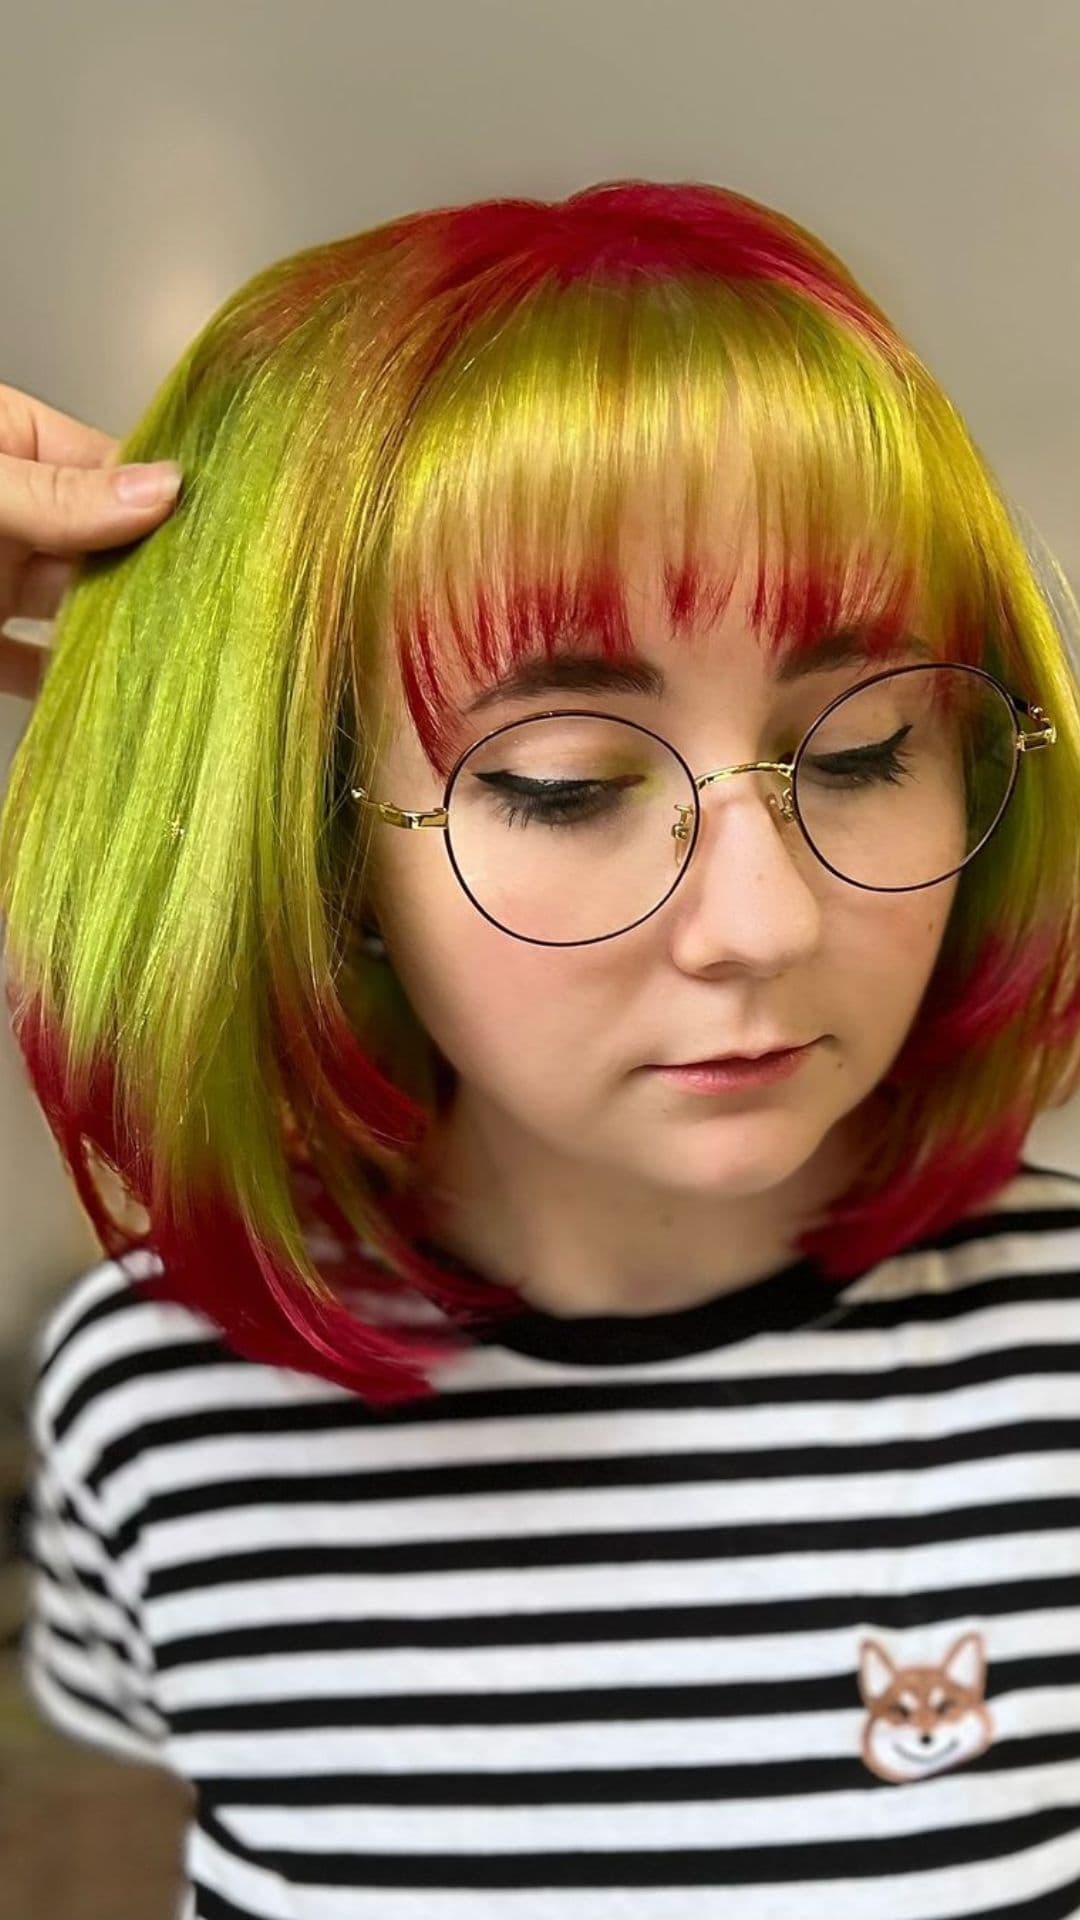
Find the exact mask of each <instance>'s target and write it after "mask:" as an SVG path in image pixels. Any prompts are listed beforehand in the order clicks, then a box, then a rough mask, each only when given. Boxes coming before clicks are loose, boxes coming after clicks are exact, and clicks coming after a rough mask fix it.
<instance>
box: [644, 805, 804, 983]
mask: <svg viewBox="0 0 1080 1920" xmlns="http://www.w3.org/2000/svg"><path fill="white" fill-rule="evenodd" d="M787 785H788V782H786V781H785V779H784V776H783V775H782V774H780V773H776V772H774V771H763V770H759V769H758V768H756V767H742V768H740V769H739V770H738V771H737V772H734V773H733V774H732V775H731V777H730V778H728V777H726V776H725V777H724V778H723V779H720V780H715V781H713V780H710V779H708V778H706V779H705V780H704V781H703V782H702V783H701V784H700V786H699V791H700V810H701V818H700V824H699V827H698V836H697V840H696V843H695V844H694V848H693V852H692V854H690V855H689V856H687V855H684V856H683V858H684V860H685V859H686V858H689V865H688V866H687V867H686V870H685V871H684V873H683V877H682V879H681V881H680V882H679V885H678V886H677V887H676V889H675V892H674V894H673V896H672V901H671V905H672V908H673V910H674V912H673V918H674V921H675V928H676V935H675V937H676V941H677V944H678V947H679V956H680V959H681V960H682V962H683V964H684V965H687V966H703V965H709V964H715V963H716V962H718V961H721V960H725V959H726V960H731V961H733V962H737V963H739V964H741V965H743V966H746V967H750V968H753V969H754V970H755V971H758V972H762V973H768V974H773V973H776V974H780V973H784V972H786V971H787V970H788V969H789V968H791V967H793V966H796V965H798V963H799V962H800V961H801V960H804V959H805V958H806V957H807V956H808V955H809V954H810V953H812V952H813V950H814V948H815V946H816V945H817V942H818V940H819V939H820V935H821V904H820V901H819V898H818V894H817V893H816V892H815V889H814V887H813V886H812V885H811V881H812V880H814V879H815V878H816V874H815V872H814V869H815V868H816V867H817V866H818V865H819V863H818V862H816V861H815V859H814V855H813V854H812V853H811V851H810V848H809V847H808V846H807V844H806V841H805V840H804V838H803V835H802V833H801V831H800V829H799V826H798V823H797V821H796V820H794V819H793V818H792V819H790V820H789V819H786V818H785V817H784V815H783V812H782V796H783V793H784V791H785V788H786V786H787ZM676 844H677V843H676ZM821 871H822V873H823V872H824V869H821Z"/></svg>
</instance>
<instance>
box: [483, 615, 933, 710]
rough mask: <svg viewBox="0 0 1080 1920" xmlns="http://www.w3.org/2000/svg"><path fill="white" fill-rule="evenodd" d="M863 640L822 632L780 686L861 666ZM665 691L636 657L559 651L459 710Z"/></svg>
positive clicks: (796, 656) (901, 640)
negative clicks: (554, 697)
mask: <svg viewBox="0 0 1080 1920" xmlns="http://www.w3.org/2000/svg"><path fill="white" fill-rule="evenodd" d="M932 651H933V650H932V648H931V647H930V646H929V645H928V644H927V642H926V641H925V640H920V639H918V638H917V636H916V635H915V634H910V633H904V634H901V635H899V637H898V639H897V640H896V642H895V643H894V644H893V646H891V647H889V648H887V649H884V650H882V652H881V654H880V658H881V664H882V665H883V666H884V665H885V664H887V661H888V659H889V658H890V657H894V656H895V655H896V654H897V653H900V654H907V653H915V654H918V655H920V656H921V657H923V658H930V657H931V656H932ZM871 657H872V656H871V654H870V652H869V650H868V648H867V646H866V643H865V639H864V638H863V637H861V636H860V634H859V633H858V632H851V631H848V632H844V633H828V634H825V635H823V636H822V638H821V639H820V640H815V641H813V642H812V643H811V644H810V646H808V647H803V648H801V649H800V650H799V651H798V652H796V653H793V654H788V655H787V656H786V658H785V659H784V660H782V661H781V664H780V666H779V667H778V668H777V671H776V679H777V681H778V683H779V684H780V685H781V686H786V685H790V684H791V682H793V681H795V680H804V679H808V678H809V677H810V676H811V675H812V674H815V673H835V672H836V671H837V669H838V668H840V667H850V666H854V665H859V666H861V665H863V664H865V663H867V662H868V661H870V660H871ZM666 691H667V679H666V677H665V675H664V673H663V671H662V670H661V668H660V667H657V666H654V665H653V663H652V662H651V661H649V660H645V659H642V658H641V657H640V656H636V655H635V656H631V657H629V658H625V657H624V658H622V659H618V660H612V659H609V658H608V657H607V656H606V655H605V654H598V653H586V652H577V653H564V654H557V655H556V656H554V658H551V659H549V658H547V657H546V656H544V657H541V658H538V659H533V660H526V661H524V662H522V663H520V664H519V665H517V666H515V667H513V668H511V669H510V671H509V672H508V673H506V674H504V675H503V676H502V678H501V679H499V680H496V681H494V682H493V683H492V685H491V686H489V687H485V689H484V691H483V692H482V693H480V694H478V695H477V697H476V699H475V700H472V701H470V702H469V704H468V706H467V707H466V708H465V712H466V713H481V712H483V710H484V709H485V708H486V707H492V706H494V705H495V704H496V703H497V702H498V701H500V700H515V699H527V698H528V697H529V696H530V695H531V694H537V693H555V692H562V693H640V694H646V695H648V696H651V697H652V698H654V699H658V698H659V697H660V696H661V695H662V694H663V693H665V692H666Z"/></svg>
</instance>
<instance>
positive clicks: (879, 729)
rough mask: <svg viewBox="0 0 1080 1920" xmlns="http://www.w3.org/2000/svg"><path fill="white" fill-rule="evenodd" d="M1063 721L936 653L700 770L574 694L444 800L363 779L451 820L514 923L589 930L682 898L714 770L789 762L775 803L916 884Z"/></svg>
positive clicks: (470, 876) (878, 885)
mask: <svg viewBox="0 0 1080 1920" xmlns="http://www.w3.org/2000/svg"><path fill="white" fill-rule="evenodd" d="M1022 719H1027V720H1029V721H1031V722H1032V723H1033V726H1032V730H1031V731H1028V732H1025V731H1023V730H1022V727H1021V724H1020V723H1021V720H1022ZM1056 737H1057V733H1056V729H1055V727H1054V726H1053V725H1052V724H1051V722H1050V721H1049V720H1048V719H1047V716H1046V714H1045V713H1044V712H1043V709H1042V708H1041V707H1038V706H1033V705H1030V704H1029V703H1028V702H1027V701H1025V700H1021V699H1020V698H1019V697H1018V696H1017V695H1016V694H1013V693H1010V692H1009V691H1008V690H1007V689H1006V688H1005V687H1003V686H1002V685H1001V683H1000V682H999V681H998V680H996V679H995V678H994V677H993V676H992V675H991V674H989V673H987V672H985V671H984V669H983V668H981V667H968V666H960V665H956V664H954V663H952V662H948V661H934V662H929V663H926V664H920V665H916V666H910V667H896V668H891V669H889V670H888V671H886V672H883V673H878V674H875V675H873V676H872V677H871V678H869V679H866V680H861V681H860V682H859V683H858V684H857V685H856V686H854V687H851V688H849V689H848V690H847V691H846V692H844V693H841V694H839V695H838V696H837V697H836V699H834V700H832V701H830V702H829V705H828V706H827V707H826V708H825V709H824V711H823V712H822V713H820V714H819V715H818V717H817V719H816V720H814V721H813V723H812V725H811V726H810V727H809V728H808V729H807V731H806V733H805V734H804V735H803V737H802V739H801V740H800V742H799V744H798V746H797V747H796V749H795V751H794V753H793V755H792V757H791V759H790V760H748V761H745V762H743V763H742V764H741V765H739V766H733V767H717V768H714V769H713V770H712V771H711V772H709V773H702V774H694V773H692V772H691V770H690V768H689V767H688V766H687V764H686V761H685V760H684V759H683V757H682V755H681V754H680V753H679V752H678V751H677V750H676V749H675V748H674V747H673V746H672V745H671V744H670V742H669V741H667V740H664V739H663V738H662V737H661V736H660V735H659V734H657V733H654V732H652V731H651V730H650V729H649V728H648V727H644V726H641V725H640V724H639V723H638V722H637V721H635V720H623V719H619V718H617V717H616V716H615V715H612V714H605V713H595V712H592V711H590V710H585V709H577V708H574V709H569V710H561V711H559V712H545V713H536V714H530V715H529V716H528V717H527V718H526V719H524V720H512V721H509V722H507V724H506V725H504V726H501V727H496V728H495V729H494V730H493V731H492V732H491V733H488V734H485V735H484V737H483V739H482V740H478V741H477V742H476V743H475V744H474V745H473V746H471V747H469V748H468V749H467V750H466V751H465V752H464V753H463V754H462V755H461V756H460V758H459V759H458V761H457V762H456V764H455V766H454V768H453V770H452V771H451V773H450V775H449V777H448V779H447V782H446V788H445V792H444V795H443V804H442V806H441V807H432V808H428V809H426V810H422V811H419V812H416V811H411V810H410V809H408V808H404V807H398V806H394V805H392V804H391V803H390V802H389V801H385V800H375V799H373V798H372V796H371V795H370V794H369V793H368V791H367V789H366V788H364V787H352V788H350V793H351V795H352V798H353V799H354V800H357V801H359V802H360V803H361V804H362V805H364V806H366V807H370V808H373V809H374V810H375V812H376V813H377V814H378V816H379V818H380V819H382V820H384V821H386V822H387V823H388V824H389V825H391V826H395V827H410V828H411V827H434V828H435V829H437V830H438V831H439V832H441V833H444V834H445V835H446V842H445V844H446V850H447V854H448V855H449V858H450V863H451V865H452V867H453V869H454V872H455V874H456V875H457V877H458V880H459V881H460V883H461V885H462V887H463V888H464V890H465V892H466V894H467V895H468V897H469V899H470V900H471V901H472V903H473V905H474V906H475V907H476V908H477V910H478V911H479V912H480V913H482V914H483V916H484V918H485V919H486V920H489V921H490V922H491V923H492V925H493V926H496V927H498V928H499V929H500V930H501V931H502V932H503V933H508V934H510V935H511V936H512V937H513V938H514V939H517V940H527V941H529V942H531V943H533V944H535V945H537V946H553V947H568V946H569V947H576V946H589V945H592V944H593V943H594V942H596V941H599V940H611V939H614V938H615V937H616V936H617V935H618V934H620V933H628V932H629V931H630V930H631V928H633V927H636V926H640V925H641V923H642V921H643V920H648V919H650V918H651V916H652V915H653V914H654V913H656V912H658V910H659V909H660V907H662V906H663V905H664V903H665V901H667V900H668V899H670V897H671V895H672V893H673V892H674V891H675V888H676V887H677V886H678V885H679V882H680V881H681V880H682V879H683V878H684V877H685V874H686V871H687V868H688V867H689V864H690V860H691V858H692V856H693V852H694V849H695V847H696V845H697V842H698V836H699V833H700V830H701V799H700V796H701V793H702V792H703V790H704V789H705V788H706V787H707V786H711V785H712V783H713V782H714V781H717V780H728V779H731V778H732V777H733V776H734V775H735V774H739V773H766V774H771V775H775V776H779V780H780V782H781V791H780V793H779V796H778V795H777V794H776V793H770V794H769V796H768V806H769V807H770V809H771V810H772V812H773V813H774V814H775V816H776V819H777V822H778V824H779V823H785V824H789V825H793V826H795V827H796V828H797V829H798V830H799V831H800V834H801V838H802V840H803V841H804V842H805V844H806V845H807V846H808V847H809V849H810V851H811V852H812V853H813V855H814V856H815V858H816V859H817V860H818V861H819V862H820V863H821V864H822V866H824V867H826V868H827V869H828V871H829V872H830V873H832V874H835V875H836V877H837V878H838V879H840V880H844V881H846V882H847V883H848V884H849V885H850V886H853V887H862V888H865V889H866V890H868V891H870V892H875V893H910V892H914V891H916V890H918V889H920V888H922V887H932V886H937V885H939V884H940V882H941V881H943V880H947V879H949V878H950V876H951V875H953V874H955V873H959V872H960V871H961V869H962V868H963V867H965V866H966V865H967V864H968V862H969V861H970V860H973V859H974V857H975V855H976V854H977V853H978V852H979V851H980V850H981V848H983V847H984V846H985V845H986V843H987V841H988V840H989V839H990V836H991V834H992V833H993V832H994V831H995V829H996V828H997V826H998V825H999V824H1000V822H1001V819H1002V817H1003V815H1004V812H1005V809H1006V807H1007V806H1008V803H1009V800H1010V799H1011V797H1012V793H1013V789H1014V787H1015V785H1016V778H1017V772H1018V768H1019V757H1020V755H1021V753H1030V752H1031V751H1033V750H1034V749H1036V748H1040V747H1049V746H1052V745H1053V743H1054V741H1055V739H1056Z"/></svg>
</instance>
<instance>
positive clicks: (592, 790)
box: [484, 727, 911, 827]
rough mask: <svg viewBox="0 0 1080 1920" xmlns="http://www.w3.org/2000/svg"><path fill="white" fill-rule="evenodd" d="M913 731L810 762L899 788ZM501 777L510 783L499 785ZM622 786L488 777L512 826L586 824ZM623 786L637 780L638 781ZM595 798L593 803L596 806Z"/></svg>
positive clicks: (851, 779) (834, 775) (852, 778)
mask: <svg viewBox="0 0 1080 1920" xmlns="http://www.w3.org/2000/svg"><path fill="white" fill-rule="evenodd" d="M910 731H911V729H910V728H909V727H901V728H900V729H899V731H898V732H897V733H895V734H893V735H892V737H891V739H889V740H883V741H881V742H880V743H879V744H878V745H876V746H873V747H853V748H852V749H851V750H850V751H849V752H848V753H839V754H828V755H826V756H823V757H822V758H821V759H820V760H819V761H816V762H815V761H814V760H813V759H811V761H810V764H811V765H816V766H818V767H819V768H820V770H821V771H822V772H824V773H826V774H827V775H829V776H830V778H831V779H832V780H833V782H834V791H837V792H849V791H851V790H852V789H855V788H859V787H867V786H873V785H875V784H877V783H881V784H887V785H891V786H898V785H899V783H900V781H901V780H902V779H903V778H904V776H905V774H906V773H907V771H908V765H909V761H908V758H907V756H905V755H904V754H903V753H902V752H900V751H898V747H899V745H900V743H901V742H902V741H903V740H904V738H905V736H906V735H907V734H908V733H909V732H910ZM500 780H502V781H504V782H507V783H509V785H508V786H504V787H502V788H500V787H499V785H498V782H499V781H500ZM619 784H620V783H619V782H616V781H605V780H549V781H538V780H537V781H529V780H525V779H523V778H522V776H521V775H518V774H486V775H485V776H484V785H485V786H486V787H487V788H488V790H489V792H490V793H491V796H492V799H493V800H494V802H495V803H496V806H497V807H498V808H499V809H500V811H499V818H500V820H502V821H503V823H504V824H505V825H506V826H508V827H513V826H514V825H515V824H516V823H517V822H518V821H519V820H520V821H521V824H522V825H523V826H529V825H530V824H532V823H534V822H535V823H537V824H539V825H540V826H547V827H559V826H580V825H585V824H586V823H587V822H588V821H589V820H590V819H593V818H595V817H597V814H598V813H599V811H600V807H601V806H602V805H603V802H604V800H605V799H606V798H607V796H608V795H609V794H610V793H611V792H612V790H613V789H617V788H618V786H619ZM621 784H622V785H624V786H626V785H636V784H638V783H637V781H636V780H635V781H626V782H623V783H621ZM590 800H591V801H592V802H593V803H594V804H593V807H592V808H591V810H590V809H589V808H588V802H589V801H590ZM582 802H584V803H585V807H584V808H583V807H582V805H581V803H582ZM597 803H598V804H597ZM568 809H569V811H568Z"/></svg>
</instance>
